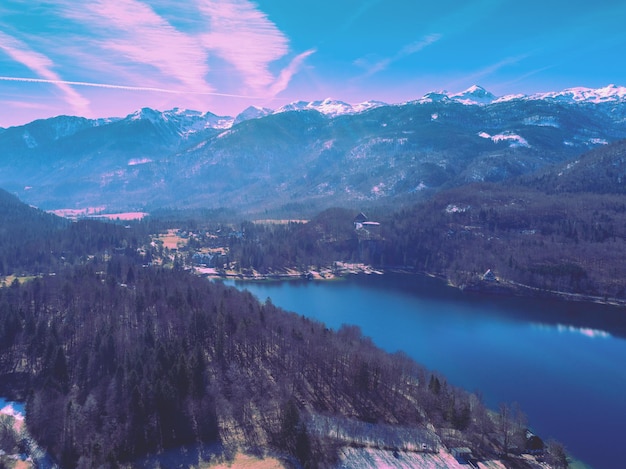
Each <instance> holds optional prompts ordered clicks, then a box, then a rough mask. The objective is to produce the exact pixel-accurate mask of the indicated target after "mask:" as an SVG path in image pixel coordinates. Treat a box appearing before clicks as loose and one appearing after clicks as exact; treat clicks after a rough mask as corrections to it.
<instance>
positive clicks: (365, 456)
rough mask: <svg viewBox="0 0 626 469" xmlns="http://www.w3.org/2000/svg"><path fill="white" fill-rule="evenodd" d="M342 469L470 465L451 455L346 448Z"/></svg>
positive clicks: (496, 466) (491, 465)
mask: <svg viewBox="0 0 626 469" xmlns="http://www.w3.org/2000/svg"><path fill="white" fill-rule="evenodd" d="M340 459H341V461H340V463H339V465H338V466H337V467H338V468H341V469H379V468H389V469H392V468H396V469H455V468H458V469H466V468H468V467H470V466H469V465H468V464H461V463H459V462H458V461H457V460H456V459H455V458H454V457H453V456H452V455H451V454H450V453H448V452H446V451H440V452H439V453H412V452H403V451H385V450H379V449H371V448H351V447H345V448H343V449H342V450H341V456H340ZM478 467H482V468H486V469H487V468H488V469H504V468H505V466H504V465H502V463H500V462H499V461H487V462H485V463H482V462H481V463H478Z"/></svg>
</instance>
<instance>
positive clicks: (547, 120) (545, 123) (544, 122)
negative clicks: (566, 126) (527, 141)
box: [523, 116, 560, 129]
mask: <svg viewBox="0 0 626 469" xmlns="http://www.w3.org/2000/svg"><path fill="white" fill-rule="evenodd" d="M523 123H524V125H535V126H537V127H555V128H557V129H558V128H559V127H560V125H559V122H558V120H557V119H556V117H554V116H530V117H527V118H525V119H524V120H523Z"/></svg>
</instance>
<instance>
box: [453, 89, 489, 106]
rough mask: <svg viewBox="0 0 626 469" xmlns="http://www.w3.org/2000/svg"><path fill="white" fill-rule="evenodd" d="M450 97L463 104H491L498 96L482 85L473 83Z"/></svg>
mask: <svg viewBox="0 0 626 469" xmlns="http://www.w3.org/2000/svg"><path fill="white" fill-rule="evenodd" d="M450 99H452V100H454V101H458V102H460V103H463V104H491V103H493V102H494V101H495V100H496V96H495V95H494V94H493V93H490V92H489V91H487V90H486V89H485V88H483V87H482V86H478V85H473V86H471V87H469V88H468V89H466V90H465V91H463V92H461V93H456V94H453V95H450Z"/></svg>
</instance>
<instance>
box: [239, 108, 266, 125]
mask: <svg viewBox="0 0 626 469" xmlns="http://www.w3.org/2000/svg"><path fill="white" fill-rule="evenodd" d="M272 112H274V111H273V110H271V109H269V108H266V107H258V106H249V107H247V108H246V109H244V110H243V111H241V112H240V113H239V114H237V117H235V121H234V122H233V124H239V123H240V122H243V121H247V120H251V119H260V118H261V117H265V116H268V115H270V114H271V113H272Z"/></svg>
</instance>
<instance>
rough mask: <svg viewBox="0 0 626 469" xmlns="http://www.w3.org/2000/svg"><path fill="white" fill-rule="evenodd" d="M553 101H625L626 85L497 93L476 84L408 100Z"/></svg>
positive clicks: (473, 102) (478, 103)
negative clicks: (453, 91)
mask: <svg viewBox="0 0 626 469" xmlns="http://www.w3.org/2000/svg"><path fill="white" fill-rule="evenodd" d="M516 100H518V101H550V102H559V103H563V104H581V103H592V104H603V103H617V102H626V87H622V86H616V85H608V86H605V87H603V88H597V89H594V88H584V87H577V88H568V89H565V90H563V91H550V92H546V93H534V94H529V95H525V94H509V95H505V96H501V97H497V96H495V95H494V94H493V93H491V92H489V91H487V90H486V89H485V88H483V87H482V86H478V85H473V86H471V87H469V88H468V89H466V90H465V91H461V92H459V93H449V92H447V91H431V92H429V93H426V94H425V95H424V96H423V97H421V98H419V99H417V100H415V101H409V103H433V102H445V101H450V102H457V103H461V104H467V105H481V106H484V105H489V104H494V103H503V102H509V101H516Z"/></svg>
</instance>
